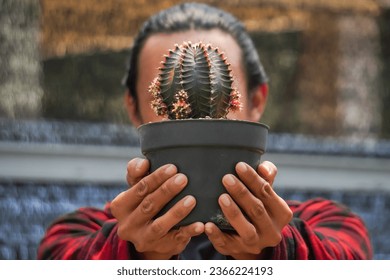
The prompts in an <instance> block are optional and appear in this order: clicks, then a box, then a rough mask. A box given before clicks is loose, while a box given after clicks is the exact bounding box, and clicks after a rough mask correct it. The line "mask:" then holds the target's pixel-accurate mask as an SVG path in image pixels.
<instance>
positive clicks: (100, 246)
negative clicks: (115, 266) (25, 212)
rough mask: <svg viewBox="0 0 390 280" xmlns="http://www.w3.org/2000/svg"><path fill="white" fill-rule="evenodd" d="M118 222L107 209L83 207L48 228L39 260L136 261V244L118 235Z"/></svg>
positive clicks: (40, 248) (42, 241)
mask: <svg viewBox="0 0 390 280" xmlns="http://www.w3.org/2000/svg"><path fill="white" fill-rule="evenodd" d="M116 232H117V221H116V219H114V217H113V216H112V215H111V214H110V211H109V205H107V206H106V207H105V209H104V210H99V209H95V208H81V209H79V210H77V211H75V212H73V213H70V214H67V215H65V216H63V217H61V218H59V219H58V220H56V221H55V222H54V223H53V224H52V225H51V226H50V227H48V229H47V231H46V233H45V235H44V237H43V238H42V240H41V242H40V244H39V247H38V254H37V258H38V259H61V260H69V259H78V260H80V259H91V260H93V259H100V260H105V259H106V260H109V259H135V258H136V253H135V250H134V248H133V245H132V244H130V243H129V242H127V241H124V240H121V239H120V238H119V237H118V235H117V233H116Z"/></svg>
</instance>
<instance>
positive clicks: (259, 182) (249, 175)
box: [232, 162, 292, 228]
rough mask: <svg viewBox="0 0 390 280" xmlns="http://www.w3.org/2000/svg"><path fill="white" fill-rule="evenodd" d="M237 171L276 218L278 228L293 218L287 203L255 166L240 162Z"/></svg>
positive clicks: (274, 218)
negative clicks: (258, 172)
mask: <svg viewBox="0 0 390 280" xmlns="http://www.w3.org/2000/svg"><path fill="white" fill-rule="evenodd" d="M236 172H237V174H238V175H239V177H240V179H241V181H242V182H243V183H244V185H245V186H247V187H248V188H249V189H250V190H251V192H252V193H253V194H254V195H255V196H256V197H257V198H259V199H260V200H261V201H262V203H263V204H264V207H265V209H266V210H267V212H268V215H269V216H270V217H271V219H273V220H274V222H275V223H276V225H277V227H278V228H281V227H283V226H284V225H286V223H288V222H289V221H290V220H291V218H292V212H291V210H290V208H289V207H288V205H287V203H286V202H285V201H284V200H283V199H282V198H281V197H280V196H278V195H277V194H276V192H275V191H274V189H273V188H272V187H271V185H270V184H269V183H268V182H267V181H266V180H265V179H263V178H262V177H260V176H259V175H258V174H257V173H256V172H255V171H254V170H253V168H251V167H250V166H249V165H247V164H246V163H243V162H240V163H238V164H237V166H236ZM232 176H233V175H232ZM240 206H241V205H240ZM286 221H287V222H286Z"/></svg>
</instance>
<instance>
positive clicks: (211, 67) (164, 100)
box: [149, 42, 241, 119]
mask: <svg viewBox="0 0 390 280" xmlns="http://www.w3.org/2000/svg"><path fill="white" fill-rule="evenodd" d="M159 71H160V73H159V76H158V77H157V78H155V79H154V81H153V82H152V83H151V85H150V87H149V92H150V93H151V94H152V95H153V101H152V103H151V105H152V108H153V109H154V111H155V112H156V114H157V115H159V116H163V117H166V118H168V119H188V118H226V116H227V114H228V113H229V111H235V110H240V109H241V102H240V94H239V93H238V91H237V90H236V89H234V88H232V84H233V76H232V74H231V69H230V64H229V63H227V61H226V58H225V57H224V55H223V54H222V53H220V52H219V50H218V48H213V47H212V46H211V45H205V44H203V43H196V44H192V43H191V42H185V43H183V44H182V45H180V46H179V45H175V49H174V50H169V54H168V55H166V56H165V61H164V62H162V67H160V68H159Z"/></svg>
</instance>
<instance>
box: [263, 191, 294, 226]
mask: <svg viewBox="0 0 390 280" xmlns="http://www.w3.org/2000/svg"><path fill="white" fill-rule="evenodd" d="M260 199H261V201H262V202H263V204H264V206H265V208H266V209H267V211H268V213H269V215H270V216H271V218H272V219H273V221H274V224H275V225H276V227H277V228H278V229H282V228H283V227H284V226H285V225H286V224H288V223H289V222H290V221H291V219H292V216H293V214H292V211H291V209H290V207H289V206H288V204H287V203H286V201H284V200H283V198H281V197H280V196H279V195H278V194H277V193H276V192H275V191H274V189H273V188H272V187H271V186H270V185H269V184H268V185H265V186H264V188H262V190H261V192H260Z"/></svg>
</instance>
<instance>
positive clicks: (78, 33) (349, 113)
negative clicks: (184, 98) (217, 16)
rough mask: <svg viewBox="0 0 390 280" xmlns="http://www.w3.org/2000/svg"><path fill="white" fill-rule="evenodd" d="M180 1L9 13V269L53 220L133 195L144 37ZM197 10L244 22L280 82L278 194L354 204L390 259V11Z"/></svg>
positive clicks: (0, 94) (275, 4) (255, 5)
mask: <svg viewBox="0 0 390 280" xmlns="http://www.w3.org/2000/svg"><path fill="white" fill-rule="evenodd" d="M181 2H188V1H173V0H170V1H169V0H166V1H157V0H150V1H147V0H105V1H103V0H84V1H76V0H68V1H60V0H40V1H37V0H0V66H1V67H0V259H34V258H35V256H36V247H37V244H38V242H39V240H40V238H41V237H42V235H43V233H44V230H45V228H46V227H47V226H48V224H49V223H50V222H51V221H52V220H53V219H55V218H56V217H57V216H59V215H61V214H63V213H66V212H69V211H72V210H75V209H76V208H78V207H81V206H96V207H102V206H103V205H104V203H105V202H106V201H108V200H111V199H112V198H114V197H115V195H116V194H117V193H118V192H119V191H121V190H123V189H125V188H126V187H127V186H126V184H125V181H124V177H125V168H126V162H127V161H128V160H130V159H131V158H132V157H134V156H139V149H138V140H137V133H136V130H135V128H134V127H132V126H131V124H130V123H129V120H128V118H127V115H126V112H125V109H124V107H123V94H124V87H123V86H122V85H121V80H122V78H123V76H124V75H125V72H126V66H127V60H128V58H129V55H130V53H131V45H132V40H133V36H134V35H135V34H136V32H137V31H138V29H139V28H140V26H141V24H142V22H143V21H144V20H146V19H147V18H148V17H149V16H150V15H152V14H153V13H155V12H157V11H159V10H161V9H163V8H167V7H170V6H172V5H174V4H177V3H181ZM198 2H203V3H208V4H210V5H213V6H216V7H220V8H222V9H224V10H226V11H228V12H231V13H232V14H233V15H235V16H236V17H237V18H239V19H240V20H242V21H243V23H244V24H245V25H246V27H247V29H248V31H249V33H250V35H251V37H252V38H253V40H254V42H255V44H256V47H257V50H258V52H259V55H260V59H261V60H262V62H263V64H264V67H265V70H266V72H267V73H268V75H269V77H270V95H269V103H268V105H267V108H266V111H265V113H264V116H263V118H262V119H261V121H262V122H264V123H267V124H268V125H269V126H270V128H271V129H270V137H269V144H268V151H267V154H266V156H265V158H266V159H269V160H272V161H273V162H275V163H276V164H277V166H278V167H279V175H278V176H279V177H278V179H277V181H276V183H275V187H278V190H279V193H280V194H281V195H282V196H283V197H285V198H286V199H298V200H304V199H307V198H311V197H315V196H323V197H327V198H330V199H334V200H337V201H340V202H342V203H345V204H347V205H348V206H350V207H351V208H352V209H353V210H354V211H356V212H358V213H359V214H360V215H361V216H362V217H363V218H364V219H365V221H366V223H367V226H368V227H369V229H370V233H371V235H372V239H373V245H374V249H375V258H376V259H390V241H389V240H388V238H387V236H388V235H389V234H390V218H389V217H388V216H390V215H388V213H389V210H390V199H389V197H390V195H389V194H390V175H389V174H390V110H389V105H390V78H389V77H390V0H326V1H325V0H225V1H216V0H214V1H213V0H208V1H198Z"/></svg>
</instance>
